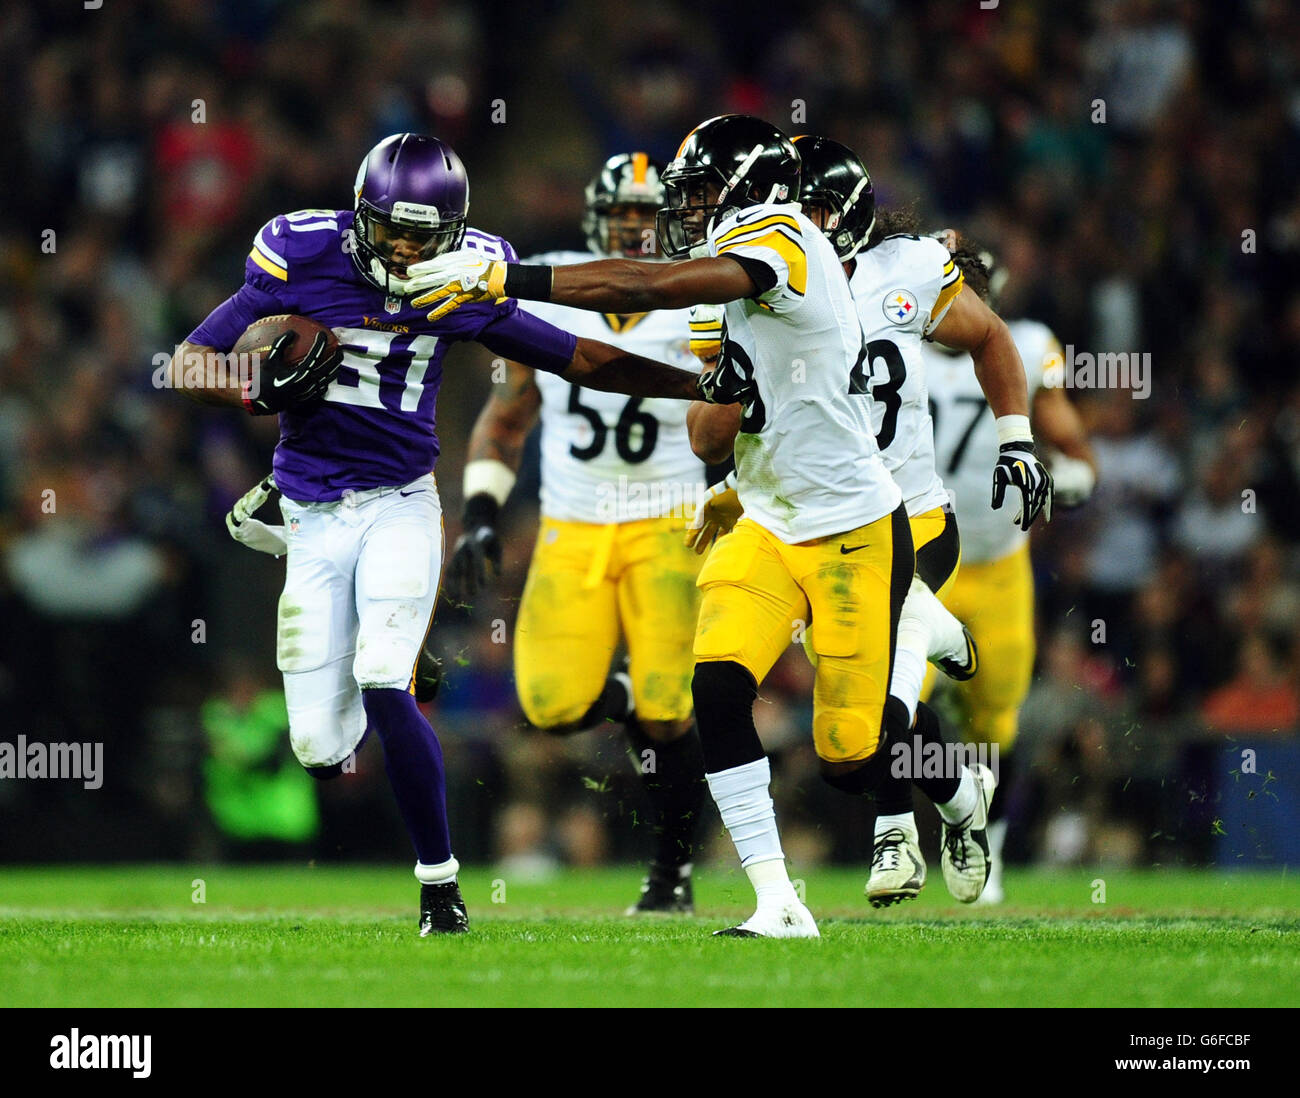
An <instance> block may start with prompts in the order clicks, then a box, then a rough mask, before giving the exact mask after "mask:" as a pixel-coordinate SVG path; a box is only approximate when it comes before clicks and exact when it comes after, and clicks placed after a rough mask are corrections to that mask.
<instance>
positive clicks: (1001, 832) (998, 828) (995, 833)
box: [985, 820, 1007, 870]
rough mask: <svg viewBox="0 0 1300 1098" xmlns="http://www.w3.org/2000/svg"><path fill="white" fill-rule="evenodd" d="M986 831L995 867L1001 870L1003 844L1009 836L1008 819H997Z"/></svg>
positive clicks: (990, 855) (990, 854)
mask: <svg viewBox="0 0 1300 1098" xmlns="http://www.w3.org/2000/svg"><path fill="white" fill-rule="evenodd" d="M985 833H986V834H987V835H988V839H989V857H990V858H991V859H992V861H993V868H994V869H995V870H999V869H1001V868H1002V844H1003V843H1004V842H1006V838H1007V821H1006V820H997V821H995V822H994V823H991V824H989V826H988V830H987V831H986V832H985Z"/></svg>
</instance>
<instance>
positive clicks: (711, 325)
mask: <svg viewBox="0 0 1300 1098" xmlns="http://www.w3.org/2000/svg"><path fill="white" fill-rule="evenodd" d="M725 312H726V310H725V309H724V308H723V307H722V306H721V305H692V306H691V354H693V355H694V356H695V357H696V358H698V359H699V360H700V361H701V362H703V363H704V364H705V365H708V364H709V363H711V362H713V360H714V359H716V358H717V357H718V354H719V353H720V352H721V350H722V317H723V314H724V313H725Z"/></svg>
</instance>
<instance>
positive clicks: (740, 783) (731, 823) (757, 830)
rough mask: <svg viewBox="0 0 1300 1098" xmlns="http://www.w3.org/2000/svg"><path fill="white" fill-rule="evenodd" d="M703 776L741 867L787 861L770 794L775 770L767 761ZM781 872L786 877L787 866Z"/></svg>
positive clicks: (762, 760)
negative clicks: (769, 788)
mask: <svg viewBox="0 0 1300 1098" xmlns="http://www.w3.org/2000/svg"><path fill="white" fill-rule="evenodd" d="M704 776H705V778H706V779H707V780H708V783H709V792H710V793H712V794H713V802H714V804H716V805H717V806H718V814H719V815H720V816H721V817H722V823H723V825H724V826H725V827H726V829H727V832H728V834H730V835H731V841H732V842H733V843H735V844H736V853H737V854H739V855H740V864H741V865H742V866H745V867H746V868H748V866H749V864H750V863H751V862H768V861H775V860H777V859H780V860H782V861H784V860H785V854H784V852H783V851H782V850H781V836H780V835H778V834H777V831H776V810H775V809H774V808H773V807H772V794H771V793H770V792H769V791H768V785H769V784H770V783H771V780H772V768H771V767H770V766H769V765H768V761H767V758H766V757H764V758H761V759H758V760H757V761H755V762H752V763H745V764H744V765H743V766H733V767H732V768H731V769H730V770H719V771H717V772H716V773H714V774H705V775H704ZM781 872H782V874H784V872H785V869H784V867H782V870H781Z"/></svg>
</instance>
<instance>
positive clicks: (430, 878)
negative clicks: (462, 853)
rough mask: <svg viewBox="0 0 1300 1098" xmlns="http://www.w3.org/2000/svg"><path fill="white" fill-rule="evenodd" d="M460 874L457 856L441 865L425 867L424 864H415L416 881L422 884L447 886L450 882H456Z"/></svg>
mask: <svg viewBox="0 0 1300 1098" xmlns="http://www.w3.org/2000/svg"><path fill="white" fill-rule="evenodd" d="M459 872H460V862H458V861H456V857H455V855H453V856H452V857H450V858H448V859H447V860H446V861H445V862H442V863H441V864H439V865H425V864H424V863H423V862H416V863H415V879H416V880H417V881H419V882H420V883H421V884H430V885H440V884H447V882H449V881H454V880H455V879H456V874H457V873H459Z"/></svg>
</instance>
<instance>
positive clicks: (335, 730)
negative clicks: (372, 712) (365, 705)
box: [289, 705, 366, 778]
mask: <svg viewBox="0 0 1300 1098" xmlns="http://www.w3.org/2000/svg"><path fill="white" fill-rule="evenodd" d="M358 709H359V707H358ZM354 717H359V718H360V719H359V721H354V719H353V718H354ZM345 725H351V727H345ZM365 731H366V726H365V715H364V713H357V714H353V713H352V712H348V713H344V714H340V713H339V712H337V711H336V710H335V709H334V708H333V707H330V706H324V705H322V706H313V707H312V708H310V709H301V710H291V711H290V713H289V746H290V747H291V748H292V749H293V754H294V757H295V758H296V759H297V760H298V762H299V763H301V764H302V766H303V767H304V768H306V769H307V770H308V771H314V770H321V771H322V773H321V774H319V775H317V776H318V777H322V778H330V777H334V776H335V775H334V774H328V773H324V771H325V770H328V769H329V768H331V767H334V766H340V767H341V766H342V764H343V763H344V761H345V760H346V759H347V758H348V757H349V756H351V755H352V753H353V752H355V751H356V749H357V748H358V747H360V746H361V741H362V740H363V739H364V738H365ZM341 772H342V771H340V773H341Z"/></svg>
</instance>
